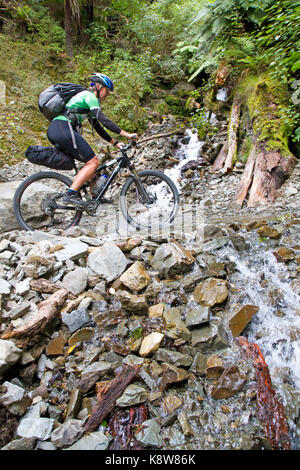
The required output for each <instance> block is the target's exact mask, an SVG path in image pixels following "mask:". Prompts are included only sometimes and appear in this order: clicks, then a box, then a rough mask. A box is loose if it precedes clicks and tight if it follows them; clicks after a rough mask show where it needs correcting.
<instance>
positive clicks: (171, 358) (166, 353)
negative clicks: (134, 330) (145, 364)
mask: <svg viewBox="0 0 300 470" xmlns="http://www.w3.org/2000/svg"><path fill="white" fill-rule="evenodd" d="M153 358H154V359H155V360H156V361H158V362H170V363H171V364H174V365H175V366H183V367H189V366H190V365H191V364H192V362H193V357H192V356H190V355H189V354H182V353H180V352H178V351H172V350H171V349H163V348H159V349H158V350H157V351H156V353H155V354H154V357H153Z"/></svg>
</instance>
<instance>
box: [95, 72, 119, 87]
mask: <svg viewBox="0 0 300 470" xmlns="http://www.w3.org/2000/svg"><path fill="white" fill-rule="evenodd" d="M90 80H91V81H92V82H93V83H96V82H98V83H101V85H103V86H105V87H106V88H108V89H109V91H113V89H114V84H113V82H112V80H111V79H110V78H109V77H108V76H107V75H104V73H93V75H92V76H91V77H90Z"/></svg>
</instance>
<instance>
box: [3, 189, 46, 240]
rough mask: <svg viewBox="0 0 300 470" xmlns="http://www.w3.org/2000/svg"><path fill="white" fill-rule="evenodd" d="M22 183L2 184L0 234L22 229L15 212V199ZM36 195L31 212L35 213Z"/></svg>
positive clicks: (33, 198) (32, 199)
mask: <svg viewBox="0 0 300 470" xmlns="http://www.w3.org/2000/svg"><path fill="white" fill-rule="evenodd" d="M21 183H22V181H20V180H18V181H9V182H7V183H1V184H0V194H1V202H0V232H8V231H10V230H15V229H20V226H19V224H18V222H17V220H16V217H15V214H14V211H13V198H14V195H15V192H16V190H17V188H18V186H19V185H20V184H21ZM33 186H34V185H33ZM36 196H37V194H36V193H35V194H34V195H33V197H32V198H30V204H31V203H32V206H31V207H30V210H31V211H33V210H34V207H35V202H34V200H35V197H36Z"/></svg>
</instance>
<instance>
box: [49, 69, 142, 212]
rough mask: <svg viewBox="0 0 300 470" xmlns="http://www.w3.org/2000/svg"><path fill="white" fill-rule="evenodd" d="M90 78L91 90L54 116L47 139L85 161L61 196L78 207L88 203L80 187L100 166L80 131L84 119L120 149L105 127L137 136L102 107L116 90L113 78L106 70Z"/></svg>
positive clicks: (126, 134)
mask: <svg viewBox="0 0 300 470" xmlns="http://www.w3.org/2000/svg"><path fill="white" fill-rule="evenodd" d="M90 80H91V91H89V90H84V91H81V92H80V93H77V94H76V95H74V96H73V97H72V98H71V99H70V100H69V101H68V102H67V103H66V108H67V111H66V113H64V114H61V115H59V116H57V117H55V118H54V119H53V120H52V121H51V123H50V126H49V128H48V132H47V136H48V139H49V140H50V142H51V143H52V144H53V145H56V144H57V145H58V146H59V147H60V148H61V149H62V150H63V151H64V152H65V153H67V154H69V155H71V156H72V157H73V158H75V159H76V160H80V161H83V162H84V163H85V165H84V166H83V167H82V168H81V170H80V171H79V172H78V173H77V175H76V176H75V179H74V181H73V184H72V185H71V186H70V188H69V189H68V191H67V192H66V193H65V194H64V195H63V197H62V202H65V203H71V204H74V205H76V206H79V207H84V206H86V203H85V202H84V201H82V199H81V198H80V197H79V195H78V190H79V189H80V188H81V187H82V185H83V184H84V183H85V182H86V181H90V180H91V179H92V178H93V176H94V174H95V172H96V170H97V168H98V166H99V161H98V158H97V157H96V154H95V152H94V151H93V149H92V148H91V147H90V145H89V144H88V143H87V142H86V140H85V139H84V138H83V137H82V135H81V134H80V132H79V130H80V127H81V124H82V122H83V120H84V119H86V118H88V119H89V121H90V123H91V124H92V126H93V128H94V129H95V131H96V132H97V134H98V135H100V137H102V138H103V139H105V140H106V141H107V142H110V143H111V144H112V145H114V146H115V147H117V148H119V149H121V148H122V143H120V142H118V140H116V139H115V138H112V137H111V136H110V135H109V134H108V133H107V132H106V130H105V129H104V128H103V127H102V126H104V127H106V129H108V130H110V131H112V132H114V133H115V134H119V135H121V136H123V137H126V138H127V139H136V134H129V133H128V132H126V131H124V130H122V129H121V128H120V127H119V126H118V125H117V124H115V123H114V122H112V121H111V120H110V119H108V118H107V117H106V116H105V115H104V114H103V112H102V110H101V107H100V103H101V102H102V101H104V100H105V98H106V97H107V96H108V95H109V94H110V92H112V91H113V90H114V85H113V82H112V80H111V79H110V78H109V77H108V76H107V75H104V74H103V73H94V74H93V75H92V76H91V77H90ZM101 124H102V125H101Z"/></svg>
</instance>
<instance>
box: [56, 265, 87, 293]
mask: <svg viewBox="0 0 300 470" xmlns="http://www.w3.org/2000/svg"><path fill="white" fill-rule="evenodd" d="M87 280H88V275H87V272H86V269H84V268H76V269H74V271H71V272H69V273H67V274H66V275H65V277H64V278H63V281H62V284H63V286H64V288H65V289H67V290H68V291H70V292H72V294H73V295H79V294H81V292H83V291H84V290H85V288H86V286H87Z"/></svg>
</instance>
